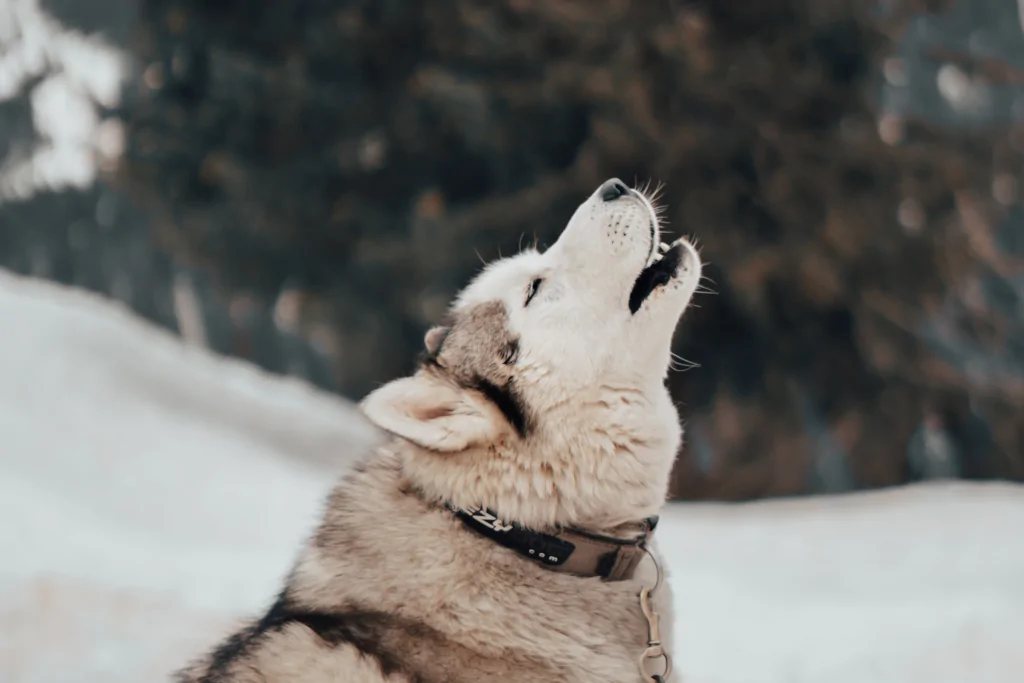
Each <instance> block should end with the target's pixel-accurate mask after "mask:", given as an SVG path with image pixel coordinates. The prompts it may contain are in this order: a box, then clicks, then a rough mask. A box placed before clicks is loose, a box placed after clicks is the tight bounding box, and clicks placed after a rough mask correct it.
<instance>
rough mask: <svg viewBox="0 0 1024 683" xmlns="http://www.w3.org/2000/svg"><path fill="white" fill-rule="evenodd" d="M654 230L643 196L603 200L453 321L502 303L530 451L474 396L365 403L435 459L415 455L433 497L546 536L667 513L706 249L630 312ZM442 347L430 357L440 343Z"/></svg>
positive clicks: (499, 275) (465, 302) (490, 276)
mask: <svg viewBox="0 0 1024 683" xmlns="http://www.w3.org/2000/svg"><path fill="white" fill-rule="evenodd" d="M652 222H653V223H654V225H655V235H654V241H653V243H652V240H651V234H650V225H651V223H652ZM657 225H658V223H657V218H656V214H655V211H654V210H653V208H652V206H651V204H650V202H649V201H648V200H647V199H646V198H645V197H644V196H643V195H641V194H640V193H637V192H631V193H630V194H629V195H628V196H624V197H621V198H620V199H618V200H616V201H614V202H605V201H603V200H602V198H601V189H600V188H599V189H598V190H597V191H595V193H594V194H593V195H592V196H591V197H590V198H588V199H587V200H586V201H585V202H584V203H583V204H582V205H581V206H580V207H579V208H578V209H577V211H576V212H575V213H574V214H573V216H572V218H571V219H570V221H569V223H568V225H567V227H566V229H565V231H564V232H563V233H562V235H561V237H560V238H559V239H558V241H557V242H556V243H555V244H554V245H553V246H552V247H551V248H550V249H549V250H547V251H546V252H544V253H540V252H537V251H534V250H528V251H525V252H523V253H520V254H518V255H516V256H513V257H509V258H505V259H501V260H499V261H496V262H494V263H492V264H490V265H488V266H487V267H486V268H485V269H484V270H483V272H482V273H480V274H479V275H478V276H477V277H476V278H475V279H474V281H473V282H472V283H471V284H470V285H469V286H468V287H467V288H466V289H465V290H464V291H463V292H462V293H461V294H460V295H459V297H458V299H457V300H456V301H455V303H454V305H453V307H452V314H453V317H454V318H455V319H456V320H458V317H459V315H460V313H463V312H466V311H470V310H472V309H473V308H474V307H478V306H481V305H484V304H489V303H493V302H500V303H501V304H503V306H504V310H505V312H506V314H507V321H506V324H507V328H508V332H509V333H510V334H511V335H512V336H514V337H515V338H517V339H518V342H519V356H518V359H517V361H516V363H515V365H514V368H513V370H512V372H513V376H514V382H515V386H516V388H517V390H518V392H519V393H520V394H521V395H522V397H523V398H524V400H525V403H526V404H527V406H528V407H529V409H530V413H531V415H533V416H534V417H535V420H534V424H533V425H532V429H531V431H530V433H529V434H528V435H527V437H526V438H525V439H518V438H517V437H515V436H514V435H513V434H512V433H511V432H510V430H509V429H508V427H507V424H506V423H504V421H503V420H502V419H501V416H500V414H499V413H498V412H497V411H495V410H488V409H487V408H486V405H485V404H486V401H482V400H480V399H479V398H473V397H472V396H473V395H472V392H468V393H467V392H461V393H462V395H463V397H462V398H461V399H459V398H457V397H456V396H457V394H458V393H459V392H458V391H457V390H456V389H455V388H452V387H444V386H443V383H440V384H439V382H438V381H437V379H436V378H433V377H431V376H429V375H428V374H425V373H422V372H421V373H419V374H417V375H416V376H414V377H411V378H404V379H401V380H397V381H396V382H394V383H392V384H390V385H387V386H385V387H382V388H381V389H379V390H378V391H376V392H374V393H373V394H371V395H370V396H368V397H367V398H366V399H365V401H364V402H363V404H362V407H363V410H364V411H365V412H366V414H367V415H368V417H369V418H370V419H371V420H372V421H373V422H375V423H376V424H378V425H379V426H381V427H382V428H384V429H386V430H388V431H390V432H392V433H394V434H397V435H399V436H402V437H404V438H406V439H408V440H410V441H412V442H414V443H416V444H417V445H419V446H421V447H423V448H424V449H427V450H426V451H419V450H415V451H412V452H411V454H410V455H409V456H408V457H407V458H406V471H407V473H408V474H409V475H410V477H411V478H412V479H413V480H414V481H416V482H417V484H419V485H420V486H422V487H423V488H424V490H426V491H427V493H428V494H430V495H433V496H435V497H437V498H438V499H449V500H452V501H454V502H456V503H457V504H464V505H466V506H467V507H468V506H472V505H487V506H489V507H491V508H492V509H494V510H496V511H497V512H498V513H499V514H500V515H502V516H503V517H505V518H508V519H514V520H516V521H519V522H521V523H524V524H529V525H535V526H548V525H552V524H575V525H582V526H587V527H593V528H602V529H604V528H609V527H614V526H616V525H618V524H621V523H623V522H626V521H630V520H636V519H639V518H643V517H645V516H648V515H651V514H655V513H656V512H657V510H658V508H660V506H661V505H662V503H663V502H664V499H665V495H666V492H667V488H668V478H669V473H670V470H671V468H672V463H673V461H674V458H675V455H676V451H677V450H678V448H679V444H680V439H681V430H680V427H679V424H678V415H677V413H676V410H675V407H674V405H673V404H672V401H671V398H670V396H669V394H668V391H667V389H666V388H665V386H664V378H665V377H666V375H667V372H668V368H669V362H670V348H671V343H672V336H673V333H674V331H675V328H676V325H677V322H678V320H679V318H680V316H681V315H682V313H683V311H684V309H685V308H686V306H687V304H688V302H689V301H690V298H691V297H692V295H693V292H694V290H695V289H696V287H697V283H698V280H699V279H700V269H701V264H700V259H699V256H698V255H697V252H696V250H695V249H694V248H693V247H692V246H691V245H690V244H689V243H688V242H685V241H682V242H681V243H682V244H683V246H684V248H685V252H684V253H685V257H684V259H683V262H682V264H681V266H680V268H679V270H678V272H677V274H676V277H675V278H674V279H672V281H671V282H669V283H668V284H667V285H664V286H662V287H660V288H659V289H657V290H655V292H654V293H653V294H651V295H650V297H648V299H647V300H646V301H645V302H644V303H643V305H642V306H641V307H640V309H639V310H638V311H637V312H636V313H635V314H633V313H631V312H630V309H629V305H628V301H629V294H630V291H631V289H632V287H633V283H634V281H635V280H636V278H637V276H638V274H639V273H640V271H641V270H642V269H643V268H644V267H645V266H646V265H648V264H649V263H650V262H651V261H652V260H653V259H654V258H655V254H656V253H657V251H658V250H657V245H658V243H659V231H658V229H657ZM538 278H541V279H542V280H543V282H542V284H541V286H540V288H539V290H538V291H537V293H536V295H535V296H534V297H533V299H532V300H531V301H530V303H529V305H524V304H525V301H526V298H527V295H528V293H529V291H530V289H531V286H532V283H533V282H534V281H535V280H536V279H538ZM431 334H432V335H433V338H432V339H428V346H430V345H431V344H436V343H437V335H436V333H435V332H432V333H431ZM413 403H415V404H416V407H415V408H414V409H411V408H410V405H411V404H413ZM487 423H490V427H488V426H487ZM436 451H442V452H446V453H452V452H454V451H460V454H459V456H458V457H457V458H446V457H440V456H438V455H437V454H436V453H435V452H436Z"/></svg>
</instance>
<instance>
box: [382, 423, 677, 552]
mask: <svg viewBox="0 0 1024 683" xmlns="http://www.w3.org/2000/svg"><path fill="white" fill-rule="evenodd" d="M662 412H665V414H660V413H662ZM573 417H574V416H573V415H567V416H566V419H565V422H564V424H565V428H564V429H562V430H559V431H557V432H555V433H545V434H537V435H534V436H533V437H532V438H529V439H527V440H525V441H521V440H517V439H515V440H510V441H506V442H502V443H497V444H492V445H490V446H488V447H486V448H480V449H470V450H467V451H464V452H460V453H446V454H443V453H435V452H432V451H427V450H425V449H422V448H419V447H417V446H415V445H413V444H411V443H409V442H406V441H404V440H401V439H399V440H398V443H396V446H395V448H396V450H397V452H398V454H399V456H400V459H401V462H402V470H403V474H404V475H405V477H406V478H407V479H408V480H409V481H410V482H412V483H413V484H414V485H415V486H416V487H417V489H419V490H420V491H421V492H422V493H423V495H424V497H425V498H427V499H428V500H430V501H432V502H434V503H436V504H451V505H454V506H456V507H458V508H465V509H476V508H481V507H482V508H486V509H488V510H491V511H492V512H493V513H495V515H496V516H497V518H498V519H500V520H501V521H503V522H514V523H517V524H520V525H522V526H524V527H526V528H529V529H534V530H538V531H550V530H557V529H560V528H577V529H583V530H586V531H588V532H591V533H595V534H600V535H604V536H615V537H620V538H627V537H629V536H630V535H632V534H635V531H636V526H635V525H636V524H637V523H638V522H640V521H641V520H644V519H648V518H650V517H653V516H656V515H657V514H658V513H659V511H660V509H661V507H662V505H663V504H664V501H665V496H666V493H667V489H668V480H669V475H670V472H671V469H672V463H673V460H674V457H675V453H676V450H677V449H678V446H679V442H680V439H681V432H680V428H679V425H678V422H677V417H676V414H675V411H674V408H673V407H672V405H671V404H667V409H666V410H664V411H661V410H657V409H654V410H651V411H650V412H648V413H644V414H643V416H642V418H640V419H638V420H637V422H636V424H633V425H631V426H630V428H629V429H627V428H625V427H616V426H615V424H616V423H615V422H610V421H608V420H602V419H601V417H602V416H600V415H597V416H595V415H590V416H587V418H586V419H587V421H588V423H590V424H598V425H601V427H599V428H596V429H592V430H591V431H590V432H589V433H586V432H583V431H582V430H581V429H574V427H575V426H576V425H573V424H572V423H571V422H570V421H571V420H572V419H573Z"/></svg>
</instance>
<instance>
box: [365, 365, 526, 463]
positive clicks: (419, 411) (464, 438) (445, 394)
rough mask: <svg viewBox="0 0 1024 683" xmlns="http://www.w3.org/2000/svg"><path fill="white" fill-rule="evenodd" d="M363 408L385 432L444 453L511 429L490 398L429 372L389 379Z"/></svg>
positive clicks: (487, 440) (488, 440)
mask: <svg viewBox="0 0 1024 683" xmlns="http://www.w3.org/2000/svg"><path fill="white" fill-rule="evenodd" d="M359 407H360V409H361V410H362V411H363V414H364V415H366V417H368V418H369V420H370V422H373V423H374V424H375V425H377V426H378V427H380V428H381V429H383V430H384V431H386V432H390V433H391V434H395V435H396V436H400V437H402V438H403V439H406V440H408V441H411V442H412V443H414V444H416V445H418V446H422V447H423V448H426V449H429V450H432V451H438V452H442V453H453V452H457V451H462V450H466V449H467V448H472V447H474V446H482V445H486V444H489V443H494V442H495V441H497V440H498V439H500V438H502V436H503V434H504V432H506V431H507V430H508V423H507V422H506V421H505V420H504V419H503V418H502V417H501V413H500V411H499V410H497V409H496V408H495V407H494V406H492V405H491V404H490V403H489V402H488V401H487V400H486V399H483V398H481V397H478V396H476V395H474V393H473V392H470V391H467V390H464V389H460V388H458V387H455V386H453V385H452V384H450V383H448V382H445V381H444V380H443V379H441V378H438V377H435V376H433V375H431V374H430V373H418V374H416V375H414V376H412V377H405V378H403V379H397V380H394V381H392V382H389V383H388V384H385V385H384V386H382V387H381V388H379V389H377V390H375V391H373V392H371V393H370V394H369V395H368V396H367V397H366V398H364V399H363V400H362V402H361V403H360V405H359Z"/></svg>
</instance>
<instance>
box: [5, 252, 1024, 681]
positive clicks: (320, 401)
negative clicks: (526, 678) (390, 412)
mask: <svg viewBox="0 0 1024 683" xmlns="http://www.w3.org/2000/svg"><path fill="white" fill-rule="evenodd" d="M0 320H2V321H3V325H2V330H3V334H2V335H0V380H2V384H0V680H2V681H5V682H10V683H44V682H45V683H63V682H68V683H93V682H95V683H100V682H101V681H102V682H103V683H122V682H123V683H136V682H138V681H157V680H166V674H167V672H169V671H170V670H171V669H173V668H175V667H177V666H178V665H180V664H181V663H182V662H183V661H184V659H185V658H187V657H188V656H190V655H191V654H193V653H194V652H196V651H197V650H198V649H200V648H202V647H205V646H206V645H207V644H209V643H210V642H211V641H212V639H214V638H216V637H217V636H219V635H220V634H222V633H224V632H225V631H226V629H228V628H230V627H231V626H232V625H233V624H234V623H235V620H237V619H238V618H240V617H243V616H245V615H247V614H249V613H252V612H255V611H257V610H259V609H260V608H261V607H263V606H265V605H266V604H267V603H268V601H269V600H270V599H271V598H272V595H273V593H274V591H275V589H276V588H277V585H278V582H279V581H280V579H281V577H282V576H283V574H284V573H285V571H287V568H288V566H289V564H290V562H291V560H292V557H293V553H294V551H295V549H296V547H297V546H298V544H299V542H300V541H301V539H302V538H303V537H304V536H305V534H307V533H308V532H309V530H310V528H311V526H312V525H313V523H314V522H315V520H316V517H317V514H318V512H319V510H320V507H321V501H322V497H323V495H324V494H325V493H326V492H327V490H328V488H329V487H330V486H331V484H332V482H333V480H334V478H335V476H336V475H337V473H338V472H339V471H341V470H342V469H343V468H344V467H345V466H346V465H347V463H349V462H351V460H352V458H353V457H357V456H358V455H361V454H362V453H364V452H365V451H366V449H367V448H368V445H369V444H370V443H371V441H372V440H373V439H374V438H376V436H375V434H374V432H373V431H372V430H371V429H370V428H369V427H368V426H367V425H366V424H365V423H364V422H363V421H362V420H361V419H360V418H359V417H358V415H357V414H356V413H355V412H354V410H353V409H352V407H351V406H349V405H347V404H345V403H344V402H342V401H339V400H337V399H335V398H332V397H330V396H326V395H324V394H321V393H318V392H316V391H314V390H312V389H310V388H308V387H306V386H304V385H302V384H299V383H297V382H295V381H291V380H288V379H283V378H279V377H274V376H270V375H267V374H265V373H262V372H260V371H259V370H257V369H255V368H253V367H251V366H248V365H246V364H243V363H241V362H238V361H234V360H229V359H224V358H219V357H214V356H212V355H210V354H208V353H206V352H204V351H202V350H199V349H195V348H191V347H188V346H185V345H183V344H181V343H180V342H179V341H178V340H177V339H175V338H173V337H171V336H170V335H168V334H166V333H164V332H162V331H160V330H157V329H154V328H152V327H150V326H148V325H146V324H144V323H142V322H140V321H139V320H137V319H136V318H134V317H133V316H132V315H131V314H130V313H129V312H127V311H126V310H124V309H122V308H120V307H119V306H117V305H115V304H112V303H109V302H106V301H102V300H100V299H99V298H97V297H95V296H93V295H90V294H87V293H84V292H77V291H68V290H64V289H61V288H59V287H57V286H55V285H52V284H49V283H43V282H38V281H33V280H25V279H22V278H18V277H15V276H12V275H9V274H5V273H3V272H2V271H0ZM1022 491H1024V490H1022V489H1021V488H1019V487H1012V486H1008V485H996V484H993V485H967V484H956V485H946V486H921V487H914V488H909V489H898V490H891V491H885V492H876V493H869V494H858V495H851V496H844V497H838V498H829V499H810V500H794V501H776V502H767V503H756V504H749V505H740V506H736V505H733V506H729V505H676V506H671V507H670V509H668V510H667V511H666V513H665V515H664V518H663V519H664V521H663V524H662V527H661V528H660V529H659V536H660V538H661V543H662V546H663V548H664V549H665V550H666V552H667V553H668V554H669V556H670V559H671V560H672V563H671V567H672V572H673V577H672V582H673V587H674V589H675V591H676V602H677V609H678V626H677V635H678V647H679V655H678V660H677V663H678V667H679V670H680V673H681V674H682V676H681V677H680V678H677V679H676V680H677V681H678V680H685V681H687V682H688V683H721V682H729V683H759V682H765V683H775V682H776V681H777V682H779V683H783V682H785V683H799V682H800V681H812V680H813V681H815V682H820V681H827V682H828V683H846V682H851V683H852V682H854V681H857V682H860V681H864V682H867V681H870V682H871V683H888V682H892V683H897V682H899V683H912V682H916V681H922V682H924V681H927V682H928V683H944V682H950V683H953V682H956V683H961V682H963V683H968V682H970V683H986V682H993V683H996V682H998V683H1003V682H1007V683H1009V682H1010V681H1019V680H1020V672H1021V671H1024V648H1022V647H1020V643H1021V642H1022V641H1024V582H1022V581H1021V580H1020V577H1022V576H1024V492H1022Z"/></svg>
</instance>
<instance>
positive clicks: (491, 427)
mask: <svg viewBox="0 0 1024 683" xmlns="http://www.w3.org/2000/svg"><path fill="white" fill-rule="evenodd" d="M700 271H701V263H700V258H699V256H698V254H697V252H696V250H695V249H694V248H693V246H691V245H690V243H689V242H687V241H685V240H678V241H676V242H673V243H672V244H671V245H667V244H664V243H662V242H661V239H660V230H659V225H658V218H657V213H656V211H655V209H654V206H653V205H652V202H651V201H650V199H649V198H648V197H647V196H645V194H644V193H643V192H641V191H638V190H634V189H630V188H628V187H627V186H626V185H625V184H623V183H622V182H621V181H619V180H618V179H612V180H609V181H607V182H605V183H604V184H602V185H601V186H600V187H598V188H597V190H596V191H595V192H594V193H593V194H592V195H591V196H590V197H589V198H588V199H587V200H586V201H584V202H583V204H582V205H580V207H579V208H578V209H577V210H576V212H575V213H574V214H573V216H572V218H571V219H570V220H569V223H568V225H567V226H566V228H565V230H564V231H563V233H562V234H561V236H560V237H559V239H558V241H557V242H556V243H555V244H554V245H553V246H551V248H550V249H548V250H546V251H544V252H543V253H541V252H539V251H536V250H532V249H531V250H526V251H524V252H522V253H520V254H518V255H516V256H513V257H509V258H504V259H500V260H498V261H496V262H494V263H492V264H490V265H488V266H487V267H485V268H484V270H483V271H482V272H481V273H480V274H479V275H478V276H477V277H476V278H475V279H474V280H473V281H472V282H471V283H470V284H469V285H468V286H467V287H466V289H464V290H463V291H462V292H461V293H460V294H459V296H458V297H457V298H456V300H455V301H454V303H453V304H452V306H451V308H450V312H449V315H448V318H447V319H446V320H445V321H443V324H441V325H439V326H437V327H435V328H433V329H431V330H430V331H429V332H427V334H426V337H425V339H424V347H425V349H424V353H423V358H422V360H421V363H420V365H419V368H418V370H417V371H416V372H415V374H413V375H412V376H410V377H405V378H402V379H397V380H395V381H393V382H391V383H389V384H386V385H384V386H382V387H380V388H379V389H377V390H375V391H374V392H372V393H371V394H369V395H368V396H367V397H366V398H365V399H364V400H363V401H362V403H361V409H362V411H363V413H364V414H365V415H366V416H367V418H369V420H370V421H371V422H373V423H374V424H376V425H377V426H378V427H380V428H381V429H382V430H384V432H386V433H388V434H390V435H391V436H390V438H389V439H387V440H386V442H383V443H384V444H385V445H382V446H381V447H379V448H378V449H376V451H375V452H374V453H373V454H372V455H371V456H370V457H369V459H367V460H366V461H365V462H363V464H362V465H361V466H359V467H358V468H356V470H355V471H354V472H353V473H351V474H350V475H349V476H347V477H346V478H345V479H344V481H342V482H341V483H340V484H339V485H338V486H337V488H335V489H334V491H333V492H332V493H331V495H330V497H329V499H328V501H327V505H326V511H325V513H324V516H323V519H322V521H321V523H320V525H319V527H318V528H317V529H316V530H315V532H314V533H313V534H312V536H311V538H310V540H309V541H308V542H307V543H306V544H305V546H304V547H303V549H302V550H301V552H300V554H299V556H298V558H297V561H296V563H295V565H294V568H293V570H292V571H291V573H290V574H289V577H288V579H287V581H286V582H285V585H284V587H283V589H282V590H281V592H280V594H279V596H278V597H277V600H276V602H275V603H274V604H273V606H272V607H271V608H270V609H269V610H268V611H267V612H266V613H265V614H264V615H263V616H262V618H260V619H258V620H254V621H253V622H251V623H250V624H249V625H248V626H247V627H245V628H244V629H242V630H240V631H239V632H238V633H236V634H235V635H233V636H231V637H230V638H228V639H227V640H225V641H224V642H223V643H221V644H220V645H219V646H218V647H216V648H215V649H213V650H212V651H210V652H209V654H207V655H205V656H204V657H202V658H201V659H200V660H198V661H196V662H194V663H193V664H192V665H190V666H189V667H188V668H186V669H185V670H183V671H181V672H180V673H179V674H178V675H177V680H178V681H179V682H181V683H286V682H288V683H291V682H295V683H299V682H301V683H342V682H347V681H360V682H365V683H381V682H384V681H388V682H393V683H399V682H401V683H444V682H451V683H479V682H480V681H501V682H507V683H518V682H521V683H526V682H530V683H538V682H551V683H555V682H556V681H557V682H558V683H568V682H578V683H584V682H588V683H590V682H595V683H596V682H597V681H602V682H608V683H613V682H614V683H624V682H625V681H644V680H646V681H660V680H665V679H666V677H667V675H668V669H669V666H670V659H669V656H670V653H669V649H670V644H671V642H672V633H671V631H672V628H671V596H670V593H669V587H668V585H667V583H666V575H665V572H664V567H663V566H662V563H661V561H660V559H659V558H660V555H659V554H658V551H657V549H656V547H655V546H656V544H655V541H654V535H653V534H652V532H653V531H654V527H655V525H656V522H657V515H658V512H659V510H660V508H661V507H662V504H663V503H664V501H665V498H666V494H667V489H668V482H669V472H670V470H671V468H672V464H673V461H674V459H675V455H676V452H677V449H678V448H679V445H680V439H681V429H680V426H679V419H678V415H677V413H676V409H675V406H674V405H673V402H672V401H671V399H670V397H669V393H668V391H667V389H666V388H665V385H664V380H665V377H666V375H667V372H668V368H669V362H670V346H671V342H672V336H673V333H674V330H675V328H676V325H677V322H678V320H679V318H680V317H681V315H682V313H683V311H684V309H685V308H686V307H687V304H688V303H689V301H690V298H691V297H692V295H693V293H694V290H695V288H696V287H697V283H698V280H699V279H700Z"/></svg>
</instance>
